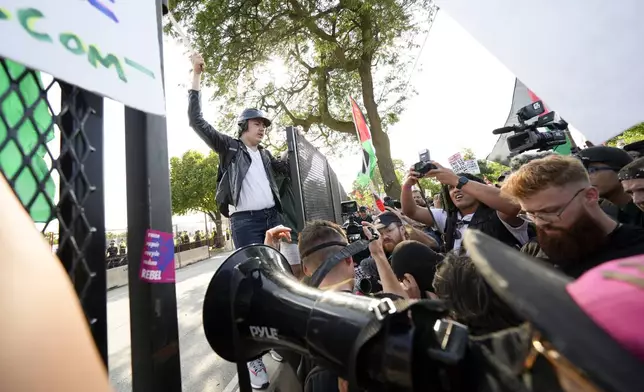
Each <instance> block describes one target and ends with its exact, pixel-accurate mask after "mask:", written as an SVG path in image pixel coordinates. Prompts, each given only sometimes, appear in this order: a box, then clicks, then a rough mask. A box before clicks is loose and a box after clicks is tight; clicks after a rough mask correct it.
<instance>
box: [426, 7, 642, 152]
mask: <svg viewBox="0 0 644 392" xmlns="http://www.w3.org/2000/svg"><path fill="white" fill-rule="evenodd" d="M436 2H437V3H438V5H439V6H440V7H441V10H442V11H445V12H447V13H448V14H449V16H451V17H452V18H454V19H455V20H456V21H457V22H458V23H460V24H461V25H462V26H463V27H464V28H465V29H466V30H467V31H468V32H469V33H470V34H472V36H473V37H474V39H476V40H477V41H479V42H480V43H481V44H483V46H485V47H486V48H487V50H489V51H490V52H491V53H492V54H493V55H495V56H496V57H497V58H498V59H499V60H500V61H501V62H502V63H503V64H504V65H505V66H506V67H508V68H509V69H510V71H512V72H513V73H514V74H515V75H516V76H517V77H518V78H519V79H520V80H521V81H522V82H524V83H525V84H526V85H527V86H530V89H531V90H532V91H534V92H535V94H537V95H538V96H539V97H540V98H542V99H543V100H544V102H547V103H548V105H549V106H550V107H552V108H554V109H555V111H557V112H558V113H559V114H560V115H561V116H562V117H563V118H564V119H565V120H566V121H568V122H569V123H570V124H572V125H573V126H574V127H575V128H577V129H578V130H579V131H580V132H581V133H582V134H584V136H585V137H586V138H587V139H588V140H590V141H592V142H593V143H595V144H600V143H602V142H604V141H605V140H607V139H609V138H611V137H613V136H615V135H618V134H620V133H621V132H623V131H625V130H626V129H628V128H630V127H631V126H633V125H636V124H638V123H640V122H642V121H644V112H643V111H642V108H644V94H642V92H643V91H644V77H642V64H644V51H642V50H641V48H642V37H644V23H642V21H641V19H642V15H644V1H642V0H620V1H614V2H610V1H609V2H607V1H605V0H586V1H561V0H540V1H516V0H488V1H480V0H436ZM439 15H440V13H439Z"/></svg>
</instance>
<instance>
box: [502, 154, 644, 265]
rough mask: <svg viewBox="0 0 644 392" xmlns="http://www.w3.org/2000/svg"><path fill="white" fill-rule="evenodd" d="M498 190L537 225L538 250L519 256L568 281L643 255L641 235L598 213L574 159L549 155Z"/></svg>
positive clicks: (594, 197)
mask: <svg viewBox="0 0 644 392" xmlns="http://www.w3.org/2000/svg"><path fill="white" fill-rule="evenodd" d="M501 190H502V192H503V193H504V194H505V195H507V196H509V197H511V198H513V199H514V200H516V201H517V202H518V203H519V204H520V205H521V208H522V213H521V214H519V215H520V216H521V217H523V218H524V219H526V220H529V221H532V222H534V223H535V226H536V229H537V240H538V244H537V243H534V242H532V243H528V244H526V246H524V249H523V251H524V252H528V253H530V254H532V255H536V256H537V257H540V258H543V259H548V260H549V261H550V262H551V263H552V264H555V265H556V266H557V267H558V268H560V269H561V270H562V271H563V272H564V273H566V274H567V275H569V276H572V277H579V276H580V275H581V274H583V273H584V272H585V271H587V270H589V269H591V268H593V267H595V266H597V265H599V264H602V263H604V262H606V261H610V260H614V259H617V258H622V257H628V256H634V255H638V254H644V229H642V228H638V227H635V226H629V225H623V224H620V223H617V222H615V221H614V220H613V219H612V218H611V217H609V216H608V215H607V214H606V213H605V212H604V211H602V209H601V207H600V206H599V192H598V190H597V188H595V187H593V186H592V185H591V183H590V179H589V177H588V173H587V171H586V169H585V167H584V165H583V164H582V162H581V161H580V160H579V159H577V158H574V157H571V156H562V155H552V156H548V157H546V158H543V159H537V160H534V161H532V162H529V163H527V164H526V165H524V166H522V167H521V168H520V169H519V170H518V171H516V172H515V173H513V174H512V175H511V176H510V177H509V178H508V179H506V181H505V183H504V184H503V187H502V188H501Z"/></svg>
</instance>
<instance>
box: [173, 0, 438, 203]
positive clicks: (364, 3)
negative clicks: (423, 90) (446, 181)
mask: <svg viewBox="0 0 644 392" xmlns="http://www.w3.org/2000/svg"><path fill="white" fill-rule="evenodd" d="M170 9H171V10H172V11H173V13H174V15H175V16H176V18H177V19H179V20H180V23H184V24H185V25H186V26H188V29H187V30H188V33H189V34H190V35H191V39H192V40H193V42H194V44H195V46H196V49H197V50H198V51H200V52H201V54H202V55H203V57H204V60H205V62H206V70H205V75H204V82H205V83H206V85H207V86H210V87H213V88H214V95H215V98H220V101H221V102H224V104H223V105H222V107H220V116H222V117H221V118H222V121H221V122H220V124H221V125H223V126H221V127H220V129H222V130H223V131H226V129H227V127H226V125H229V124H232V123H233V121H232V120H233V119H234V116H235V115H236V113H238V112H239V110H240V109H242V108H243V107H252V106H255V107H259V108H261V109H265V110H269V111H271V112H273V113H276V116H278V117H277V118H276V124H280V123H281V124H292V125H295V126H298V127H300V128H301V129H302V131H303V132H304V134H305V135H306V137H307V139H308V140H310V141H314V142H318V144H319V143H323V144H324V145H326V146H327V147H331V148H329V150H330V151H335V152H338V151H342V150H343V148H342V147H344V150H346V148H347V137H350V138H351V140H356V131H355V128H354V124H353V121H352V120H351V111H350V105H349V102H348V97H349V96H353V97H354V98H356V99H359V98H362V103H363V106H364V107H365V109H366V117H367V119H368V122H369V125H370V129H371V135H372V139H373V144H374V146H375V148H376V152H377V158H378V168H379V169H380V174H381V175H382V179H383V182H384V189H385V192H386V193H387V194H388V195H390V196H391V197H396V198H397V197H398V196H399V195H400V182H399V180H398V178H397V177H396V173H395V167H394V164H393V161H392V159H391V153H390V144H389V137H388V136H387V133H386V131H387V128H388V126H390V125H391V124H394V123H395V122H397V121H398V119H399V115H400V113H401V111H402V109H403V103H404V102H405V100H406V99H407V98H408V97H409V96H410V94H411V93H412V92H413V90H411V89H409V88H408V86H407V84H408V83H407V81H408V75H407V72H401V70H404V69H406V68H408V67H406V66H407V65H411V64H413V62H414V60H415V58H414V55H415V54H416V51H410V50H409V49H412V48H415V47H416V45H415V44H413V42H414V37H415V36H417V34H418V33H419V32H421V31H422V30H423V29H427V28H428V27H429V25H430V23H429V22H430V20H431V18H432V17H433V15H434V13H435V8H434V7H433V6H432V4H431V0H378V1H376V0H335V1H322V0H317V1H314V0H264V1H246V0H171V1H170ZM166 31H168V32H171V31H172V30H171V28H170V27H168V28H167V30H166ZM411 53H413V55H410V54H411ZM280 63H283V65H284V69H285V70H286V71H287V73H288V77H286V78H285V79H288V80H287V81H284V82H283V83H280V82H279V81H278V80H277V78H276V77H271V73H273V74H274V72H273V71H274V69H270V67H271V66H272V67H273V68H275V67H278V68H279V66H278V65H279V64H280ZM273 76H274V75H273ZM351 145H353V146H356V147H357V146H358V144H357V143H352V144H351ZM352 151H354V152H355V147H354V148H352Z"/></svg>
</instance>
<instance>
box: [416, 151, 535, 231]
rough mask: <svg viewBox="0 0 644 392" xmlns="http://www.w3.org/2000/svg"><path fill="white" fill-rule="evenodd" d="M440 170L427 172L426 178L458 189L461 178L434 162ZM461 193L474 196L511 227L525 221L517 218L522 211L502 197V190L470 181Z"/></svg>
mask: <svg viewBox="0 0 644 392" xmlns="http://www.w3.org/2000/svg"><path fill="white" fill-rule="evenodd" d="M432 163H433V164H434V165H436V167H438V169H435V170H430V171H429V172H427V175H426V177H434V178H435V179H436V180H438V181H439V182H440V183H441V184H445V185H449V186H452V187H456V186H457V185H458V180H459V177H458V176H457V175H456V173H454V172H453V171H452V170H450V169H447V168H444V167H443V166H441V165H440V164H438V163H437V162H432ZM461 191H463V192H464V193H467V194H468V195H470V196H472V197H473V198H475V199H476V200H478V201H480V202H481V203H483V204H485V205H486V206H488V207H490V208H491V209H493V210H496V211H497V212H498V213H499V218H501V219H502V220H504V221H505V222H507V223H508V224H510V225H520V224H522V223H523V220H522V219H521V218H519V217H517V214H518V213H519V211H520V210H521V207H520V206H519V205H518V204H515V203H513V202H512V201H510V200H508V199H507V198H505V197H502V196H501V190H500V189H499V188H497V187H494V186H489V185H486V184H481V183H479V182H476V181H468V182H467V184H465V185H464V186H463V188H461Z"/></svg>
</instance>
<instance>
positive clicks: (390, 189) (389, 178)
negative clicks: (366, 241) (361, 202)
mask: <svg viewBox="0 0 644 392" xmlns="http://www.w3.org/2000/svg"><path fill="white" fill-rule="evenodd" d="M358 72H359V73H360V81H361V82H362V101H363V102H364V106H365V108H366V109H367V117H368V118H369V124H370V125H371V138H372V140H373V146H374V147H375V149H376V158H378V170H380V176H381V177H382V182H383V185H384V187H385V193H386V194H387V196H389V197H391V198H392V199H396V200H397V199H400V191H401V188H400V183H399V182H398V178H397V177H396V171H395V170H394V163H393V161H392V159H391V147H390V145H389V136H388V135H387V134H386V133H385V132H384V131H383V130H382V121H381V120H380V114H379V113H378V105H377V104H376V99H375V97H374V93H373V75H372V74H371V57H370V56H363V59H362V64H361V65H360V68H359V70H358Z"/></svg>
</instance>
